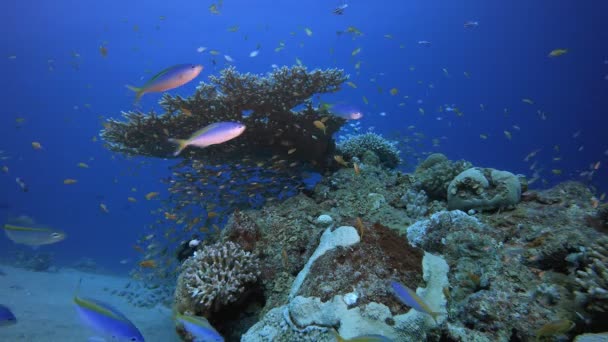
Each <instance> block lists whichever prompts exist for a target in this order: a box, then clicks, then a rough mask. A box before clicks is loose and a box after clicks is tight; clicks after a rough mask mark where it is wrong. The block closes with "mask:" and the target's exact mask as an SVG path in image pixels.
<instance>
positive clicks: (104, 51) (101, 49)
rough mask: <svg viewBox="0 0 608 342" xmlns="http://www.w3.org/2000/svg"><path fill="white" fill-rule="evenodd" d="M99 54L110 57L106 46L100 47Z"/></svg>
mask: <svg viewBox="0 0 608 342" xmlns="http://www.w3.org/2000/svg"><path fill="white" fill-rule="evenodd" d="M99 53H100V54H101V57H107V56H108V48H107V47H106V46H105V45H102V46H100V47H99Z"/></svg>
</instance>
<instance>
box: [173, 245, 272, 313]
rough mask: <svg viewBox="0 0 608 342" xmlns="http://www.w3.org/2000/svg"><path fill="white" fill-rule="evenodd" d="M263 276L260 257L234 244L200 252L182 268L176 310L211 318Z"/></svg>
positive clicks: (176, 296)
mask: <svg viewBox="0 0 608 342" xmlns="http://www.w3.org/2000/svg"><path fill="white" fill-rule="evenodd" d="M259 275H260V265H259V261H258V258H257V257H256V256H254V255H253V254H251V253H249V252H245V251H244V250H242V249H241V248H240V247H239V246H238V245H237V244H235V243H232V242H225V243H216V244H214V245H210V246H206V247H204V248H203V249H202V250H200V251H197V252H196V253H195V254H194V256H192V257H190V258H188V260H186V261H185V262H184V264H183V265H182V272H181V274H180V275H179V278H178V281H177V289H176V292H175V304H176V309H177V310H178V311H179V312H185V311H189V312H190V313H192V314H197V315H208V314H209V313H212V312H216V311H218V310H219V309H220V308H221V307H222V306H224V305H226V304H230V303H232V302H234V301H236V300H238V299H239V296H240V295H241V294H242V293H243V292H244V291H245V289H246V285H247V284H251V283H253V282H255V281H256V279H257V278H258V276H259Z"/></svg>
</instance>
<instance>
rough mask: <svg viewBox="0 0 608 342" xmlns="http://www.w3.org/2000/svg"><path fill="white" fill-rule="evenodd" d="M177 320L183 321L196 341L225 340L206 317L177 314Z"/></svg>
mask: <svg viewBox="0 0 608 342" xmlns="http://www.w3.org/2000/svg"><path fill="white" fill-rule="evenodd" d="M175 320H176V321H177V322H179V323H181V324H182V325H183V326H184V329H186V331H187V332H189V333H190V334H191V335H192V336H193V337H194V341H195V342H224V338H223V337H222V335H220V333H218V332H217V330H215V328H214V327H213V326H211V324H210V323H209V321H207V319H206V318H205V317H199V316H186V315H182V314H176V315H175Z"/></svg>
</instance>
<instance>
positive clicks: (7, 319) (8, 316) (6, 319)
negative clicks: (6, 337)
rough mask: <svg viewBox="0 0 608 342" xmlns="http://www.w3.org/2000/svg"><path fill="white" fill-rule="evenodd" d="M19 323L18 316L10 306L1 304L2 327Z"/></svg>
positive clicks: (0, 320) (0, 317) (0, 324)
mask: <svg viewBox="0 0 608 342" xmlns="http://www.w3.org/2000/svg"><path fill="white" fill-rule="evenodd" d="M16 323H17V318H16V317H15V315H13V313H12V312H11V310H10V309H9V308H7V307H6V306H4V305H2V304H0V327H1V326H5V325H13V324H16Z"/></svg>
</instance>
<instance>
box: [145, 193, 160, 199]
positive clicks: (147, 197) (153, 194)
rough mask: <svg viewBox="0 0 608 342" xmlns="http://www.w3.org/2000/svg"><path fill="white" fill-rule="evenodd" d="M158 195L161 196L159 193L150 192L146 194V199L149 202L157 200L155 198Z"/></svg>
mask: <svg viewBox="0 0 608 342" xmlns="http://www.w3.org/2000/svg"><path fill="white" fill-rule="evenodd" d="M158 195H159V193H158V192H155V191H152V192H148V193H147V194H146V199H147V200H148V201H149V200H151V199H153V198H155V197H156V196H158Z"/></svg>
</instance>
